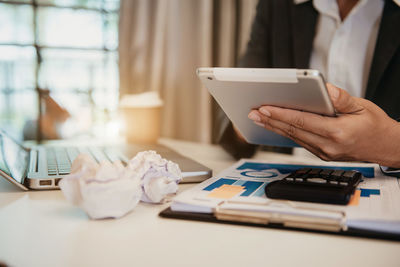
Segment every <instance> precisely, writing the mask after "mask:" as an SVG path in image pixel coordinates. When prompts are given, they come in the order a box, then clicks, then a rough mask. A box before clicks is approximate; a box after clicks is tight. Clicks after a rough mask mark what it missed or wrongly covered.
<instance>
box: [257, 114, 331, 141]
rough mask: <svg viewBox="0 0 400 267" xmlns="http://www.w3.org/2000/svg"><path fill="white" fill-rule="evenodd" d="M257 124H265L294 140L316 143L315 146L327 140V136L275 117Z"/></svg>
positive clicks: (267, 127)
mask: <svg viewBox="0 0 400 267" xmlns="http://www.w3.org/2000/svg"><path fill="white" fill-rule="evenodd" d="M257 125H260V126H263V127H265V128H266V129H268V130H271V131H273V132H276V133H278V134H280V135H283V136H285V137H288V138H291V139H293V140H294V139H296V140H301V141H302V142H304V143H307V144H314V146H321V145H322V144H323V143H324V142H326V138H324V137H322V136H320V135H318V134H314V133H312V132H309V131H306V130H303V129H301V128H299V127H296V126H295V125H293V124H288V123H285V122H282V121H278V120H274V119H268V120H267V121H261V122H258V123H257Z"/></svg>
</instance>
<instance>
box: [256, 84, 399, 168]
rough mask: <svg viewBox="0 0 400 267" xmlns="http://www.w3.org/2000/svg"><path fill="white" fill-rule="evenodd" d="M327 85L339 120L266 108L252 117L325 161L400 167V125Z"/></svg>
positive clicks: (378, 110) (289, 110)
mask: <svg viewBox="0 0 400 267" xmlns="http://www.w3.org/2000/svg"><path fill="white" fill-rule="evenodd" d="M327 86H328V92H329V95H330V98H331V100H332V103H333V106H334V107H335V109H336V112H337V113H338V116H337V117H327V116H321V115H318V114H313V113H309V112H302V111H297V110H291V109H285V108H279V107H273V106H263V107H260V108H259V109H258V110H253V111H251V112H250V113H249V118H250V119H251V120H253V121H254V122H255V123H256V124H257V125H259V126H262V127H265V128H266V129H268V130H271V131H273V132H275V133H278V134H280V135H283V136H285V137H288V138H290V139H292V140H293V141H295V142H296V143H298V144H299V145H301V146H303V147H304V148H306V149H307V150H309V151H311V152H312V153H313V154H315V155H317V156H318V157H320V158H321V159H323V160H336V161H337V160H340V161H345V160H346V161H350V160H352V161H368V162H374V163H379V164H381V165H384V166H390V167H400V124H399V123H398V122H396V121H395V120H393V119H391V118H390V117H389V116H388V115H387V114H386V113H385V112H384V111H383V110H382V109H380V108H379V107H378V106H377V105H375V104H373V103H372V102H370V101H368V100H365V99H362V98H356V97H352V96H350V95H349V94H348V93H347V92H346V91H344V90H342V89H339V88H337V87H335V86H333V85H331V84H328V85H327Z"/></svg>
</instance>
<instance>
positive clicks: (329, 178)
mask: <svg viewBox="0 0 400 267" xmlns="http://www.w3.org/2000/svg"><path fill="white" fill-rule="evenodd" d="M361 177H362V175H361V173H360V172H357V171H346V170H339V169H319V168H303V169H299V170H297V171H295V172H292V173H291V174H289V175H288V176H287V177H285V178H283V179H282V180H277V181H273V182H271V183H269V184H267V186H266V187H265V195H266V196H267V197H268V198H273V199H287V200H295V201H306V202H315V203H327V204H339V205H346V204H348V203H349V201H350V198H351V195H352V194H353V193H354V190H355V189H356V187H357V185H358V183H359V182H360V181H361Z"/></svg>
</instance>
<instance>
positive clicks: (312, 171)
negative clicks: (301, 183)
mask: <svg viewBox="0 0 400 267" xmlns="http://www.w3.org/2000/svg"><path fill="white" fill-rule="evenodd" d="M321 171H322V170H321V169H311V171H310V172H309V173H307V174H308V175H309V176H310V177H317V176H318V174H319V173H320V172H321Z"/></svg>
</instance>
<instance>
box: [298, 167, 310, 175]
mask: <svg viewBox="0 0 400 267" xmlns="http://www.w3.org/2000/svg"><path fill="white" fill-rule="evenodd" d="M310 170H311V168H303V169H300V170H297V171H296V174H306V173H308V172H309V171H310Z"/></svg>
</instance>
